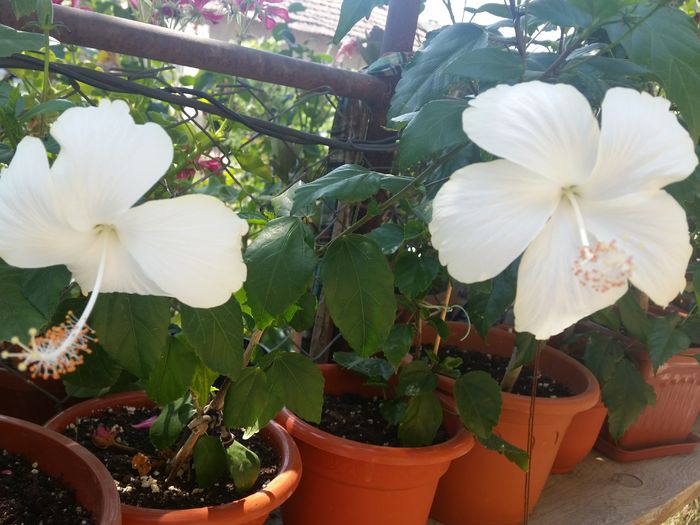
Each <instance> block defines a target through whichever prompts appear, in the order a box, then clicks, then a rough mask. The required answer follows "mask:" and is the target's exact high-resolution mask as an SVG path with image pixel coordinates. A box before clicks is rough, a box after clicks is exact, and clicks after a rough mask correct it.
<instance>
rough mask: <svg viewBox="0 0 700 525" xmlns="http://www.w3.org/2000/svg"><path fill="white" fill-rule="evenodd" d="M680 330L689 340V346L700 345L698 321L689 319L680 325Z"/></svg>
mask: <svg viewBox="0 0 700 525" xmlns="http://www.w3.org/2000/svg"><path fill="white" fill-rule="evenodd" d="M680 329H681V330H683V333H685V335H687V336H688V338H689V339H690V341H691V343H690V345H691V346H699V345H700V319H698V318H697V317H691V318H689V319H688V320H686V321H685V322H684V323H683V324H681V326H680Z"/></svg>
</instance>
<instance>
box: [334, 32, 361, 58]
mask: <svg viewBox="0 0 700 525" xmlns="http://www.w3.org/2000/svg"><path fill="white" fill-rule="evenodd" d="M358 45H359V41H358V40H357V37H355V36H350V35H346V36H344V37H343V39H342V40H341V41H340V46H339V47H338V52H337V53H336V54H335V57H334V58H333V63H334V64H342V63H343V62H344V61H345V59H346V58H352V55H353V54H354V53H355V50H356V49H357V46H358Z"/></svg>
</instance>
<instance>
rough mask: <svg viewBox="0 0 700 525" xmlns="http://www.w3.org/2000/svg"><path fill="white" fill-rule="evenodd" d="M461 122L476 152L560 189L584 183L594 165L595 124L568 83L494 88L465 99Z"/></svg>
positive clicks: (595, 149) (536, 83)
mask: <svg viewBox="0 0 700 525" xmlns="http://www.w3.org/2000/svg"><path fill="white" fill-rule="evenodd" d="M462 123H463V127H464V131H465V133H466V134H467V136H468V137H469V138H470V139H471V140H472V141H474V142H475V143H476V144H477V145H478V146H479V147H480V148H482V149H485V150H486V151H488V152H489V153H491V154H493V155H497V156H499V157H502V158H504V159H507V160H510V161H511V162H515V163H516V164H520V165H521V166H524V167H525V168H527V169H529V170H532V171H534V172H536V173H539V174H541V175H544V176H546V177H548V178H550V179H551V180H554V181H558V182H559V183H561V184H562V185H565V186H566V185H572V184H579V183H581V182H582V181H583V180H585V179H586V177H588V175H589V174H590V172H591V169H592V168H593V164H594V162H595V158H596V151H597V147H598V135H599V130H598V123H597V121H596V119H595V117H594V116H593V113H592V111H591V107H590V105H589V104H588V101H587V100H586V99H585V97H584V96H583V95H582V94H581V93H579V92H578V91H577V90H576V89H575V88H573V87H572V86H569V85H565V84H556V85H553V84H545V83H543V82H527V83H524V84H517V85H515V86H506V85H501V86H497V87H495V88H492V89H489V90H488V91H485V92H484V93H482V94H480V95H479V96H477V97H476V98H475V99H474V100H472V101H471V103H470V105H469V107H468V108H467V109H466V110H465V111H464V114H463V117H462Z"/></svg>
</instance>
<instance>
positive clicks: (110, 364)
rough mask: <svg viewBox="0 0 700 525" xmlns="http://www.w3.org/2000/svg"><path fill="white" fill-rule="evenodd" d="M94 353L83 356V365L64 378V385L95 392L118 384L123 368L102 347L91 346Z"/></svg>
mask: <svg viewBox="0 0 700 525" xmlns="http://www.w3.org/2000/svg"><path fill="white" fill-rule="evenodd" d="M90 346H91V349H92V353H90V354H83V358H84V361H83V364H81V365H80V366H78V367H77V368H76V369H75V371H73V372H71V373H70V374H66V375H64V376H63V378H62V379H63V384H64V385H65V384H69V385H70V386H71V387H72V388H76V389H77V388H87V389H92V390H95V391H101V390H105V389H108V388H109V387H111V386H112V385H113V384H114V383H116V382H117V380H118V379H119V376H120V375H121V373H122V367H121V366H119V365H118V364H117V363H115V362H114V360H113V359H111V358H110V357H109V355H107V352H105V351H104V349H103V348H102V347H100V345H90Z"/></svg>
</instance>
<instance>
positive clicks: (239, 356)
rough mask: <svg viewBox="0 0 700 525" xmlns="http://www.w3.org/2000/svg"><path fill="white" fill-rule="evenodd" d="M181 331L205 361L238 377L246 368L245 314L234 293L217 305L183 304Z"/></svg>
mask: <svg viewBox="0 0 700 525" xmlns="http://www.w3.org/2000/svg"><path fill="white" fill-rule="evenodd" d="M180 313H181V315H182V331H183V332H184V334H185V335H186V336H187V339H188V340H189V342H190V344H191V345H192V347H193V348H194V350H195V352H196V353H197V355H198V356H199V358H200V359H201V360H202V362H203V363H204V364H205V365H206V366H207V367H208V368H210V369H212V370H214V371H215V372H219V373H220V374H223V375H225V376H228V377H231V378H235V377H236V376H237V375H238V374H239V373H240V372H241V369H242V368H243V353H244V351H245V349H244V348H243V314H242V313H241V307H240V305H239V304H238V301H236V299H235V298H234V297H231V299H229V300H228V301H227V302H226V303H225V304H222V305H221V306H217V307H215V308H192V307H190V306H187V305H184V304H183V305H182V306H181V308H180Z"/></svg>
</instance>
